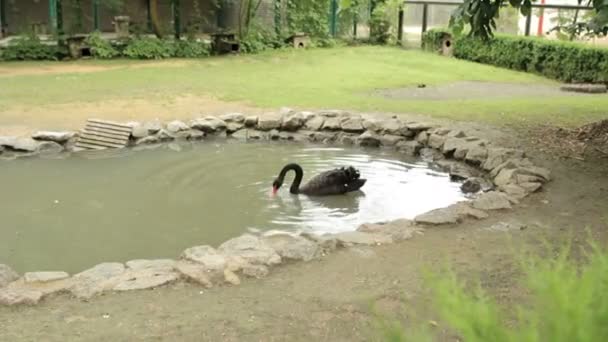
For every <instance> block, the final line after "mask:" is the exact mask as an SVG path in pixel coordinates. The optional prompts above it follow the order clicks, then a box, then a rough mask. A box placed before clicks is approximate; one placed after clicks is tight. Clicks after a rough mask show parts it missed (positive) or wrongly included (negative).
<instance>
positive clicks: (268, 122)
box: [257, 113, 283, 131]
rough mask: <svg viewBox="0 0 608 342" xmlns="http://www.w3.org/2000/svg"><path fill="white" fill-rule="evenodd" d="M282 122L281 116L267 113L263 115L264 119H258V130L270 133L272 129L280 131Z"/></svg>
mask: <svg viewBox="0 0 608 342" xmlns="http://www.w3.org/2000/svg"><path fill="white" fill-rule="evenodd" d="M282 121H283V119H282V117H281V115H280V114H277V113H267V114H264V115H262V117H261V118H259V119H258V126H257V128H258V129H259V130H260V131H270V130H272V129H279V128H281V123H282Z"/></svg>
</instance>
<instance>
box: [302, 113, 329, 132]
mask: <svg viewBox="0 0 608 342" xmlns="http://www.w3.org/2000/svg"><path fill="white" fill-rule="evenodd" d="M324 123H325V118H324V117H322V116H313V117H312V118H310V119H308V120H307V121H306V123H305V124H304V127H305V128H306V129H307V130H311V131H320V130H321V128H322V127H323V124H324Z"/></svg>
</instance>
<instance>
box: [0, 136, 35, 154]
mask: <svg viewBox="0 0 608 342" xmlns="http://www.w3.org/2000/svg"><path fill="white" fill-rule="evenodd" d="M39 144H40V142H38V141H36V140H34V139H32V138H15V137H0V146H4V147H7V148H8V149H10V150H14V151H19V152H38V145H39Z"/></svg>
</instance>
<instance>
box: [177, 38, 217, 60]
mask: <svg viewBox="0 0 608 342" xmlns="http://www.w3.org/2000/svg"><path fill="white" fill-rule="evenodd" d="M210 54H211V47H210V46H209V45H208V44H205V43H203V42H198V41H196V40H180V41H177V42H175V57H180V58H201V57H206V56H209V55H210Z"/></svg>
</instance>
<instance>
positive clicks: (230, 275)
mask: <svg viewBox="0 0 608 342" xmlns="http://www.w3.org/2000/svg"><path fill="white" fill-rule="evenodd" d="M224 281H225V282H226V283H228V284H231V285H235V286H237V285H241V279H239V276H237V275H236V274H234V272H232V271H231V270H228V269H226V270H224Z"/></svg>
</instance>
